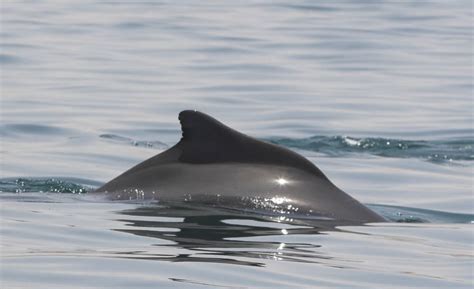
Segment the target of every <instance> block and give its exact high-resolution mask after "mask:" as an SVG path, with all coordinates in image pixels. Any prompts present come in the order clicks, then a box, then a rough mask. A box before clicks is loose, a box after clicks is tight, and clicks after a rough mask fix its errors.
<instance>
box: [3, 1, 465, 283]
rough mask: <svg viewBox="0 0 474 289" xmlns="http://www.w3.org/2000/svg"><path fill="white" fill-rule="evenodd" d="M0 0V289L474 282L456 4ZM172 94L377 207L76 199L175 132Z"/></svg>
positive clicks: (162, 146) (461, 16)
mask: <svg viewBox="0 0 474 289" xmlns="http://www.w3.org/2000/svg"><path fill="white" fill-rule="evenodd" d="M0 7H1V15H0V16H1V22H0V23H1V31H0V33H1V47H0V49H1V50H0V67H1V103H0V105H1V126H0V145H1V148H0V157H1V164H0V165H1V167H0V177H1V179H0V191H1V193H0V210H1V225H0V233H1V234H0V250H1V251H0V254H1V259H0V282H1V284H0V287H1V288H170V287H171V288H172V287H175V288H209V287H211V288H216V287H217V288H257V287H258V288H262V287H267V288H305V287H306V288H315V287H317V288H324V287H331V288H334V287H337V288H403V287H406V288H413V287H426V288H471V287H472V286H473V281H472V280H473V249H474V248H473V241H474V236H473V230H472V222H473V221H474V216H473V205H474V198H473V168H474V166H473V165H474V163H473V160H474V153H473V146H474V136H473V127H472V125H473V98H472V94H473V81H472V67H473V66H472V65H473V64H472V61H473V56H472V49H473V40H472V39H473V35H472V11H473V10H472V2H471V1H468V0H459V1H457V0H455V1H441V0H440V1H432V0H427V1H367V0H364V1H350V0H343V1H301V0H299V1H298V0H297V1H231V2H221V1H179V2H176V1H87V0H86V1H84V0H82V1H79V0H77V1H75V0H74V1H53V0H48V1H16V0H15V1H2V3H0ZM184 109H198V110H201V111H203V112H205V113H208V114H210V115H212V116H214V117H216V118H217V119H219V120H221V121H223V122H224V123H226V124H228V125H229V126H231V127H233V128H235V129H237V130H239V131H242V132H244V133H246V134H249V135H251V136H254V137H256V138H259V139H262V140H266V141H269V142H273V143H276V144H279V145H283V146H286V147H289V148H291V149H293V150H296V151H297V152H299V153H300V154H302V155H304V156H305V157H307V158H308V159H309V160H311V161H312V162H313V163H314V164H316V165H317V166H318V167H319V168H320V169H321V170H322V171H323V172H325V174H326V175H327V176H328V177H329V178H330V179H331V180H332V181H333V182H334V183H335V184H336V185H338V186H339V187H340V188H341V189H343V190H344V191H346V192H347V193H349V194H350V195H352V196H354V197H355V198H357V199H358V200H360V201H361V202H363V203H365V204H366V205H368V206H369V207H371V208H372V209H373V210H375V211H377V212H378V213H379V214H381V215H383V216H385V217H386V218H387V219H388V220H390V221H391V222H389V223H378V224H368V225H364V226H350V227H348V226H341V227H337V228H332V229H330V230H326V229H321V228H318V227H315V226H311V225H308V224H305V223H302V222H300V221H299V220H298V216H294V218H286V217H285V216H283V217H284V218H283V219H281V218H280V217H282V216H273V217H274V218H273V219H272V218H268V216H265V215H255V214H249V212H246V211H235V210H226V209H222V208H214V207H213V208H209V207H207V208H206V207H193V206H176V207H175V206H163V205H160V204H151V203H140V202H104V201H94V200H91V199H90V198H88V197H87V196H88V195H87V191H89V190H91V189H93V188H96V187H98V186H100V185H101V184H103V183H104V182H106V181H108V180H109V179H111V178H112V177H115V176H116V175H118V174H120V173H121V172H123V171H124V170H126V169H128V168H130V167H131V166H133V165H134V164H136V163H139V162H141V161H142V160H144V159H146V158H148V157H151V156H153V155H156V154H158V153H160V152H161V151H164V150H166V149H167V148H169V147H170V146H172V145H173V144H175V143H176V142H177V141H178V140H179V139H180V136H181V132H180V127H179V122H178V119H177V115H178V113H179V111H181V110H184ZM275 217H276V218H275Z"/></svg>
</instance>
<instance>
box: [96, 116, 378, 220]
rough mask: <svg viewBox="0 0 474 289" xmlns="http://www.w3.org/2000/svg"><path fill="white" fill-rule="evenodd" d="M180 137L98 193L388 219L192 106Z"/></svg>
mask: <svg viewBox="0 0 474 289" xmlns="http://www.w3.org/2000/svg"><path fill="white" fill-rule="evenodd" d="M179 121H180V123H181V130H182V138H181V140H180V141H179V142H178V143H177V144H176V145H174V146H173V147H171V148H169V149H168V150H166V151H164V152H162V153H160V154H158V155H156V156H154V157H152V158H150V159H148V160H145V161H144V162H142V163H140V164H138V165H136V166H134V167H132V168H131V169H129V170H128V171H126V172H124V173H123V174H121V175H119V176H118V177H116V178H114V179H112V180H111V181H109V182H108V183H106V184H104V185H103V186H101V187H100V188H98V189H97V190H96V191H95V192H101V193H104V194H105V196H106V198H107V199H110V200H158V201H161V202H190V203H192V202H195V203H199V204H202V203H205V204H211V205H213V206H224V207H232V208H238V207H239V208H247V209H252V210H260V209H261V210H265V211H268V212H273V213H275V214H290V213H291V214H299V215H311V216H312V217H313V216H315V217H317V218H321V219H327V220H340V221H348V222H358V223H368V222H383V221H385V219H384V218H383V217H381V216H379V215H378V214H376V213H375V212H373V211H371V210H370V209H369V208H367V207H365V206H364V205H362V204H361V203H359V202H358V201H357V200H355V199H354V198H352V197H351V196H349V195H348V194H346V193H345V192H343V191H342V190H341V189H339V188H337V187H336V186H335V185H334V184H333V183H332V182H331V181H330V180H329V179H328V178H327V177H326V176H325V175H324V174H323V172H322V171H321V170H320V169H318V168H317V167H316V166H315V165H314V164H313V163H312V162H310V161H309V160H307V159H306V158H304V157H303V156H301V155H299V154H297V153H295V152H293V151H291V150H289V149H286V148H283V147H280V146H278V145H275V144H271V143H267V142H264V141H261V140H257V139H255V138H252V137H250V136H247V135H245V134H242V133H240V132H238V131H236V130H234V129H232V128H230V127H228V126H226V125H224V124H222V123H221V122H219V121H217V120H216V119H214V118H212V117H211V116H209V115H206V114H204V113H202V112H199V111H195V110H185V111H182V112H181V113H180V114H179Z"/></svg>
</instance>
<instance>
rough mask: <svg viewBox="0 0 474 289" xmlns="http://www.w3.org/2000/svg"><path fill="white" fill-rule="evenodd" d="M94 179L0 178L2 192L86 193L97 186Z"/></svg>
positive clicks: (0, 190)
mask: <svg viewBox="0 0 474 289" xmlns="http://www.w3.org/2000/svg"><path fill="white" fill-rule="evenodd" d="M97 185H98V184H97V183H96V182H94V181H88V180H83V181H81V180H79V179H75V180H74V181H69V180H68V179H61V178H8V179H0V192H2V193H32V192H40V193H43V192H44V193H70V194H84V193H87V192H88V191H90V190H91V189H92V187H96V186H97Z"/></svg>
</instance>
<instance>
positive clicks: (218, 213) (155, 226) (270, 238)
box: [115, 204, 339, 266]
mask: <svg viewBox="0 0 474 289" xmlns="http://www.w3.org/2000/svg"><path fill="white" fill-rule="evenodd" d="M118 213H119V214H120V215H122V216H124V218H120V219H119V220H118V221H120V222H124V223H125V224H126V226H127V227H130V228H129V229H128V228H127V229H115V231H120V232H125V233H130V234H134V235H137V236H144V237H152V238H157V239H160V240H161V241H163V240H166V241H171V242H173V244H164V245H160V244H158V245H153V246H159V247H160V248H162V249H164V248H168V249H170V247H172V248H176V251H177V252H182V251H183V249H184V251H185V252H186V253H177V254H148V253H145V254H144V251H140V252H128V254H126V255H123V254H121V257H126V258H138V259H150V260H159V261H171V262H213V263H226V264H238V265H248V266H264V265H265V263H264V261H263V260H262V259H272V260H282V261H293V262H309V263H320V262H321V261H323V259H325V260H327V259H331V258H332V257H330V256H327V253H323V252H318V249H319V248H320V247H321V245H317V244H314V243H300V242H295V241H293V240H295V238H288V237H289V236H284V235H295V234H298V235H325V234H326V233H325V232H327V231H338V229H336V228H335V225H334V224H331V223H330V222H328V221H311V220H304V222H302V221H293V222H292V223H286V224H283V223H277V222H273V221H272V219H275V218H278V217H275V216H265V215H259V214H255V213H248V212H242V211H236V210H231V209H222V208H215V207H214V208H213V207H199V206H195V205H193V206H192V207H191V206H186V205H183V204H179V205H170V206H144V207H137V208H135V209H132V210H124V211H120V212H118ZM176 220H179V221H176ZM302 225H304V226H302ZM338 225H339V224H338ZM302 239H303V238H302ZM304 239H308V238H304ZM311 240H314V238H311ZM155 249H156V247H155ZM152 251H153V252H155V253H156V250H152ZM164 251H166V252H169V250H164Z"/></svg>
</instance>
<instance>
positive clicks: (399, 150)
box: [267, 136, 474, 163]
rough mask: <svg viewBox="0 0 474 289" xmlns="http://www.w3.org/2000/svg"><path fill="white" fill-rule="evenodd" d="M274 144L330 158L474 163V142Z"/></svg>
mask: <svg viewBox="0 0 474 289" xmlns="http://www.w3.org/2000/svg"><path fill="white" fill-rule="evenodd" d="M267 141H270V142H271V143H274V144H278V145H283V146H287V147H291V148H297V149H302V150H309V151H316V152H320V153H323V154H326V155H329V156H334V157H338V156H343V155H346V154H348V153H369V154H372V155H377V156H381V157H392V158H421V159H425V160H427V161H430V162H434V163H446V162H452V161H472V160H474V153H473V148H474V139H472V138H467V139H464V138H463V139H453V140H447V141H441V140H439V141H436V140H435V141H424V140H401V139H390V138H373V137H368V138H356V137H350V136H313V137H309V138H302V139H295V138H270V139H267Z"/></svg>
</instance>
